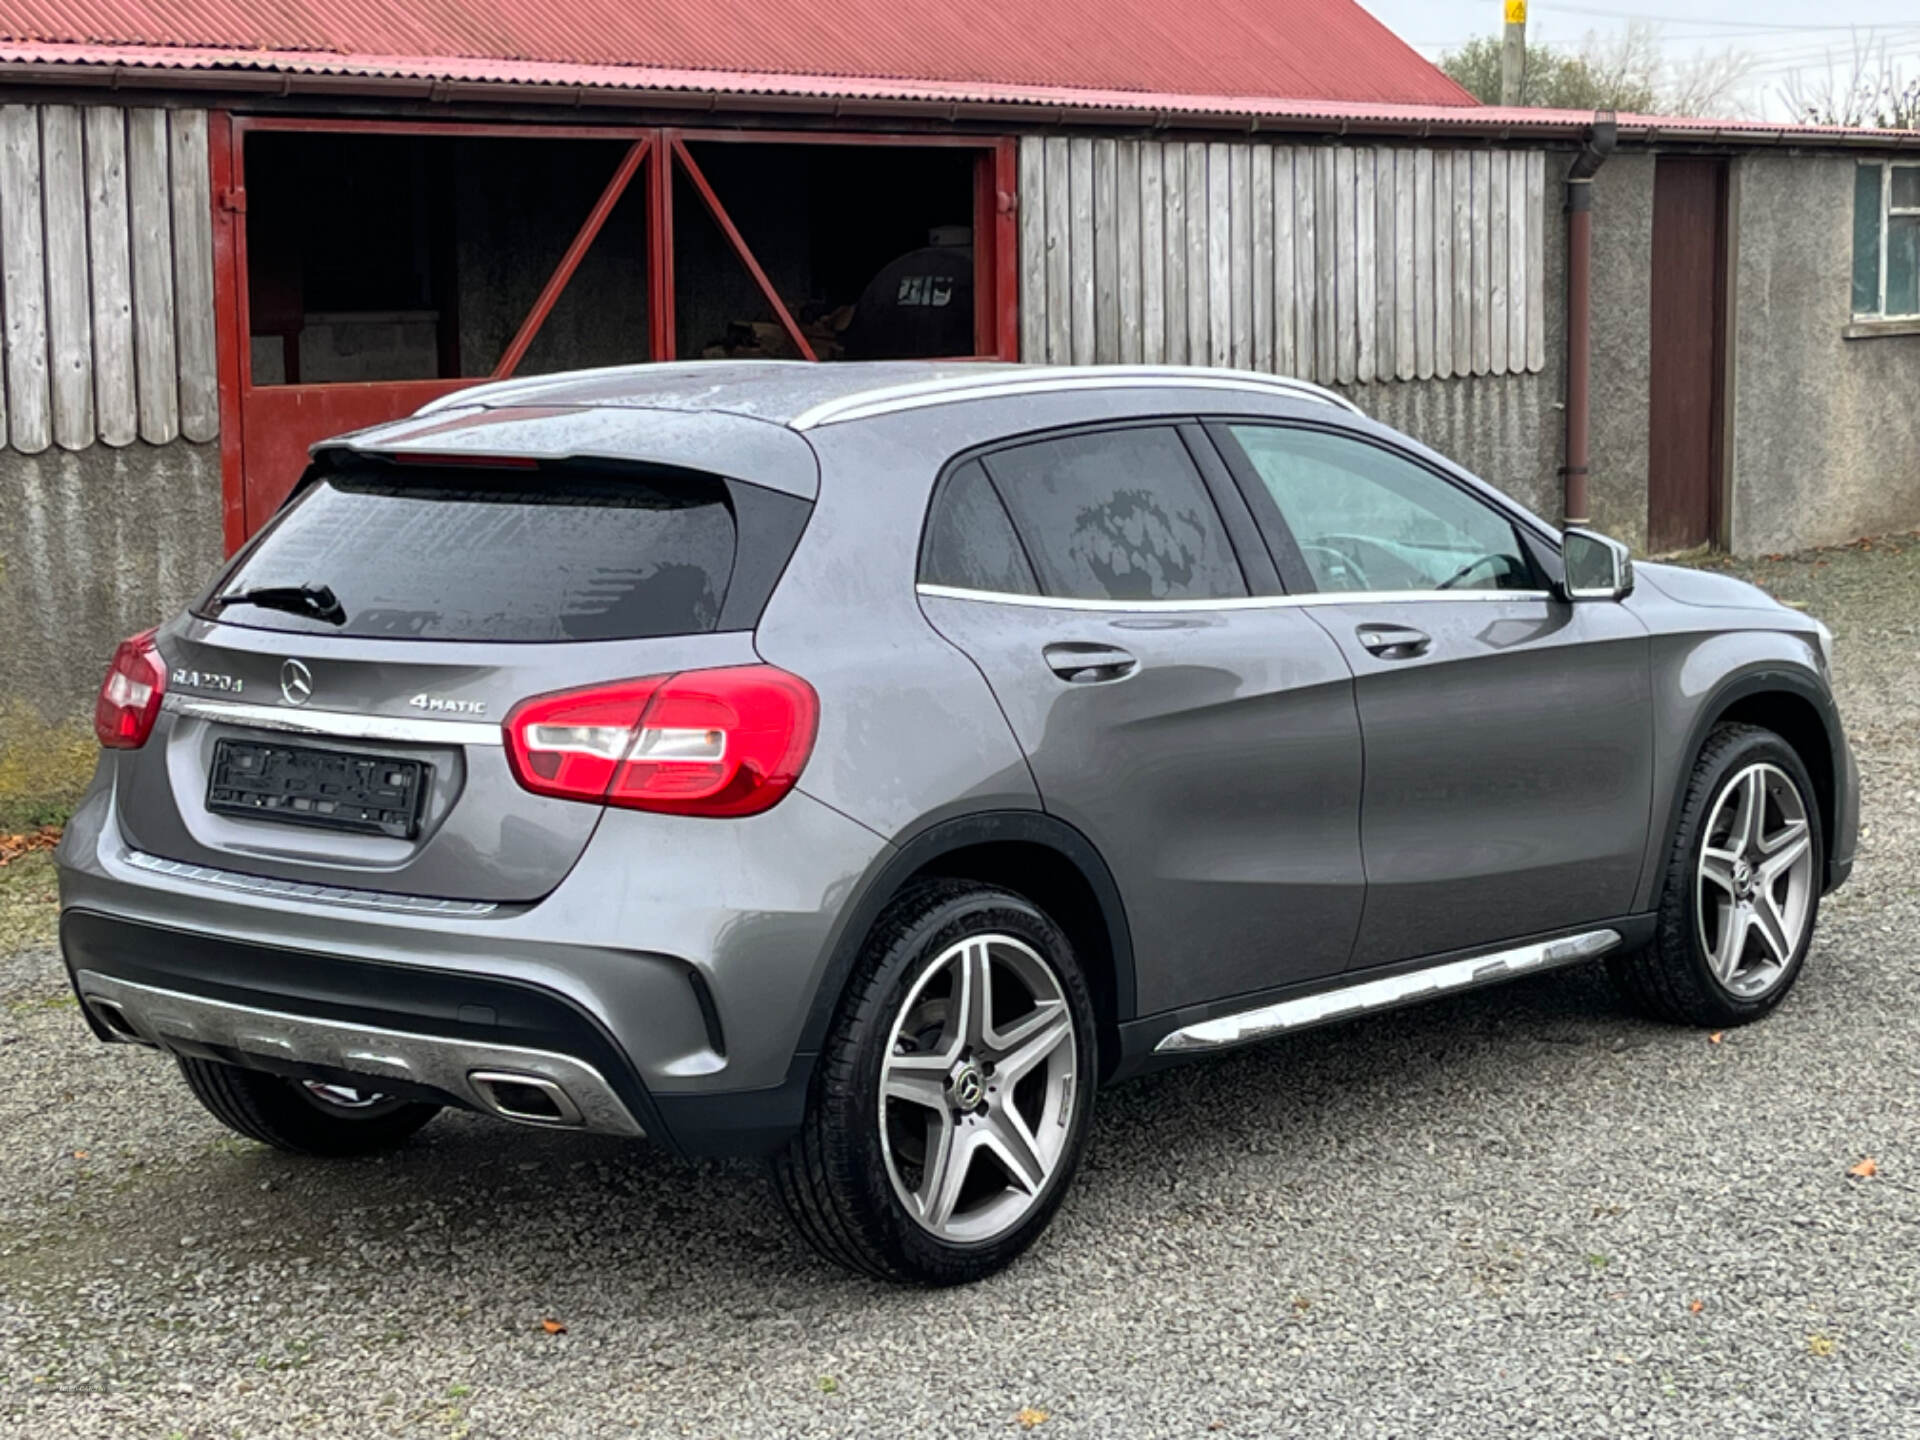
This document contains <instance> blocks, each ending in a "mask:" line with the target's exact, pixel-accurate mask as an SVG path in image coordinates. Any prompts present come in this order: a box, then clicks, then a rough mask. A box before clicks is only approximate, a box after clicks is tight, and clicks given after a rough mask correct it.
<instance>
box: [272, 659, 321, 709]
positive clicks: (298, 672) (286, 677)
mask: <svg viewBox="0 0 1920 1440" xmlns="http://www.w3.org/2000/svg"><path fill="white" fill-rule="evenodd" d="M280 693H281V694H282V695H284V696H286V697H287V703H288V704H289V705H304V704H306V703H307V701H309V700H311V699H312V698H313V672H312V671H311V670H309V669H308V668H307V667H306V665H305V664H304V663H302V662H301V661H299V660H287V661H283V662H282V663H281V666H280Z"/></svg>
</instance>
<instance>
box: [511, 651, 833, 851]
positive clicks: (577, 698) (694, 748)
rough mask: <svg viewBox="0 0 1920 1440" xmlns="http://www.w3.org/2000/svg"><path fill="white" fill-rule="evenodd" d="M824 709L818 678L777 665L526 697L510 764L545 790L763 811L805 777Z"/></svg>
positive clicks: (637, 803) (693, 809)
mask: <svg viewBox="0 0 1920 1440" xmlns="http://www.w3.org/2000/svg"><path fill="white" fill-rule="evenodd" d="M819 716H820V702H819V700H818V698H817V697H816V696H815V695H814V693H813V687H812V686H811V685H809V684H807V682H806V681H804V680H802V679H801V678H800V677H799V676H797V675H789V674H788V673H787V672H786V671H784V670H778V669H775V668H774V667H773V666H771V665H743V666H739V667H736V668H731V669H725V670H683V671H681V672H680V673H679V674H676V675H654V676H650V677H648V678H646V679H641V680H615V681H612V682H610V683H608V684H605V685H591V686H588V687H586V688H585V689H581V690H563V691H561V692H559V693H558V694H553V695H536V696H535V697H534V698H533V699H531V700H525V701H522V702H521V703H520V704H519V705H516V706H515V707H514V709H513V711H512V713H511V714H509V715H508V716H507V719H506V727H505V728H506V737H507V761H508V763H509V764H510V765H512V767H513V774H514V778H515V779H517V780H518V781H519V782H520V784H521V785H522V786H524V787H525V788H526V789H528V790H531V791H533V792H534V793H535V794H536V795H554V796H558V797H559V798H561V799H563V800H590V801H594V802H596V803H599V804H605V805H620V806H624V807H625V808H627V809H630V810H656V811H661V812H663V813H666V814H669V815H713V816H736V815H758V814H759V813H760V812H761V811H763V810H769V809H771V808H772V807H773V806H775V805H777V804H778V803H779V802H780V799H781V797H782V796H784V795H785V794H786V793H787V792H788V791H789V790H791V789H792V788H793V785H794V782H795V781H796V780H798V779H799V778H800V770H801V767H802V766H804V765H805V764H806V763H807V756H808V754H809V753H810V752H811V751H812V749H813V734H814V727H815V725H816V723H817V722H818V720H819Z"/></svg>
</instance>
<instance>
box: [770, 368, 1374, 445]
mask: <svg viewBox="0 0 1920 1440" xmlns="http://www.w3.org/2000/svg"><path fill="white" fill-rule="evenodd" d="M1167 388H1177V389H1185V390H1196V389H1197V390H1237V391H1240V392H1242V393H1246V392H1257V393H1263V394H1268V395H1282V396H1286V397H1288V398H1291V399H1295V400H1312V401H1316V402H1318V403H1319V404H1322V405H1332V406H1335V407H1337V408H1339V409H1341V410H1346V411H1350V412H1351V413H1353V414H1355V415H1359V414H1362V413H1363V412H1362V411H1361V409H1360V407H1359V406H1358V405H1355V404H1354V403H1353V402H1352V401H1351V400H1349V399H1347V397H1346V396H1344V395H1340V394H1336V393H1335V392H1334V391H1332V390H1328V389H1326V388H1324V387H1323V386H1319V385H1315V384H1312V383H1311V382H1309V381H1306V380H1295V379H1292V378H1291V377H1289V376H1285V375H1268V374H1265V373H1263V372H1261V371H1257V370H1213V369H1205V368H1202V367H1200V366H1190V365H1047V366H1033V367H1023V368H1022V369H1021V370H1020V371H1008V370H1001V369H986V370H982V371H981V372H980V373H979V374H978V375H948V376H942V377H941V378H940V379H937V380H919V381H914V382H913V383H911V384H906V385H890V386H887V387H885V388H883V389H878V390H867V391H863V392H862V393H860V394H857V395H843V396H840V397H839V398H837V399H833V400H826V401H822V402H821V403H820V404H818V405H815V406H812V407H811V408H809V409H806V410H803V411H801V412H800V413H799V414H798V415H796V416H794V417H793V419H791V420H790V421H788V422H787V423H788V424H789V425H791V426H792V427H793V428H794V429H795V430H811V429H814V428H815V427H817V426H821V425H837V424H839V423H841V422H843V421H847V420H867V419H872V418H873V417H875V416H878V415H890V414H893V413H894V412H896V411H900V410H918V409H922V408H924V407H926V406H929V405H950V404H954V403H956V402H958V401H961V400H993V399H1001V398H1005V397H1007V396H1014V395H1044V394H1049V393H1055V392H1059V391H1066V390H1129V389H1167Z"/></svg>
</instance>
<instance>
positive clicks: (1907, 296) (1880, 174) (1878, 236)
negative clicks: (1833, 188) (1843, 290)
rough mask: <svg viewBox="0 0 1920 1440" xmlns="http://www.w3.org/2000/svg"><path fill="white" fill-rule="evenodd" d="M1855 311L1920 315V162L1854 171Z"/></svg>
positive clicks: (1875, 314) (1903, 316)
mask: <svg viewBox="0 0 1920 1440" xmlns="http://www.w3.org/2000/svg"><path fill="white" fill-rule="evenodd" d="M1853 313H1854V314H1855V315H1856V316H1859V317H1861V318H1862V319H1875V320H1877V319H1896V318H1897V319H1908V318H1920V165H1890V164H1884V163H1880V162H1875V163H1874V164H1871V165H1861V166H1859V167H1858V168H1856V169H1855V171H1854V174H1853Z"/></svg>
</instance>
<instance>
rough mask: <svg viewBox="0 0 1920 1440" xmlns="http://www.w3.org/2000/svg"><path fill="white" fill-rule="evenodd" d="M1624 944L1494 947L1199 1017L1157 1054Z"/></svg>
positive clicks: (1616, 939)
mask: <svg viewBox="0 0 1920 1440" xmlns="http://www.w3.org/2000/svg"><path fill="white" fill-rule="evenodd" d="M1619 943H1620V932H1619V931H1617V930H1589V931H1587V932H1586V933H1584V934H1581V935H1570V936H1567V937H1566V938H1564V939H1560V940H1540V941H1536V942H1534V943H1533V944H1530V945H1519V946H1515V947H1514V948H1513V949H1511V950H1496V951H1494V952H1493V953H1492V954H1490V955H1474V956H1470V957H1469V958H1467V959H1465V960H1454V961H1451V962H1449V963H1448V964H1445V965H1435V966H1430V967H1429V968H1427V969H1425V970H1410V971H1406V972H1403V973H1402V974H1399V975H1388V976H1385V977H1383V978H1381V979H1379V980H1363V981H1361V982H1359V983H1358V984H1354V985H1343V986H1340V987H1339V988H1338V989H1334V990H1322V991H1320V992H1319V993H1318V994H1314V995H1303V996H1301V997H1300V998H1299V999H1297V1000H1281V1001H1279V1002H1278V1003H1276V1004H1272V1005H1262V1006H1260V1007H1258V1008H1257V1009H1253V1010H1242V1011H1240V1012H1239V1013H1238V1014H1234V1015H1222V1016H1219V1017H1218V1018H1216V1019H1213V1020H1201V1021H1198V1022H1196V1023H1194V1024H1192V1025H1185V1026H1182V1027H1181V1028H1180V1029H1178V1030H1175V1031H1174V1032H1173V1033H1172V1034H1170V1035H1166V1036H1163V1037H1161V1040H1160V1043H1159V1044H1157V1045H1155V1046H1154V1047H1153V1048H1154V1053H1155V1054H1161V1053H1172V1052H1184V1051H1191V1050H1218V1049H1221V1048H1223V1047H1224V1046H1228V1045H1244V1044H1246V1043H1248V1042H1249V1041H1253V1040H1261V1039H1265V1038H1266V1037H1267V1036H1269V1035H1279V1034H1282V1033H1284V1032H1286V1031H1289V1030H1305V1029H1307V1028H1309V1027H1310V1026H1314V1025H1325V1024H1327V1023H1329V1022H1330V1021H1334V1020H1344V1019H1346V1018H1348V1017H1349V1016H1353V1015H1364V1014H1366V1013H1368V1012H1369V1011H1374V1010H1387V1009H1391V1008H1393V1007H1394V1006H1396V1005H1405V1004H1408V1003H1410V1002H1412V1001H1415V1000H1424V999H1427V998H1429V997H1431V996H1435V995H1444V994H1447V993H1448V992H1450V991H1455V990H1470V989H1473V988H1475V987H1476V986H1480V985H1491V984H1493V983H1494V982H1496V981H1500V980H1511V979H1514V978H1515V977H1516V976H1520V975H1530V974H1533V973H1534V972H1536V971H1541V970H1552V969H1555V968H1557V967H1559V966H1562V965H1574V964H1578V963H1579V962H1580V961H1582V960H1591V959H1592V958H1593V957H1594V956H1596V955H1604V954H1605V953H1606V952H1607V951H1609V950H1611V949H1613V947H1614V946H1616V945H1618V944H1619Z"/></svg>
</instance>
